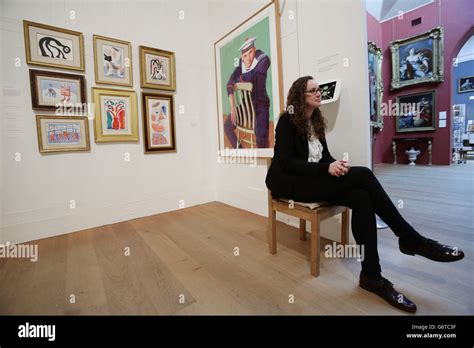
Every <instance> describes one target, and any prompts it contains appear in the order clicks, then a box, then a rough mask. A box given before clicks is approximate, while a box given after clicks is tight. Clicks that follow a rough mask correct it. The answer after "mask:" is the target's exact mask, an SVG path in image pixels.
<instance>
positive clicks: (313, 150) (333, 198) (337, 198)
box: [265, 76, 464, 313]
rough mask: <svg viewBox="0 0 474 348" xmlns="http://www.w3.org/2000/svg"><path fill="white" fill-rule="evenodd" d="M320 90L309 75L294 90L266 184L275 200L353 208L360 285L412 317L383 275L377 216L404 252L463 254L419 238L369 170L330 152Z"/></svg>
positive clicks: (438, 257)
mask: <svg viewBox="0 0 474 348" xmlns="http://www.w3.org/2000/svg"><path fill="white" fill-rule="evenodd" d="M320 105H321V91H320V89H319V86H318V84H317V83H316V81H314V80H313V78H312V77H311V76H305V77H301V78H299V79H298V80H296V81H295V82H294V83H293V85H292V86H291V88H290V91H289V93H288V99H287V110H286V111H285V112H283V113H282V114H281V115H280V118H279V121H278V124H277V127H276V135H275V149H274V157H273V161H272V165H271V166H270V168H269V170H268V173H267V177H266V180H265V182H266V184H267V187H268V189H269V190H270V191H271V193H272V196H273V197H275V198H288V199H292V200H294V201H299V202H319V201H326V202H328V203H329V204H335V205H342V206H347V207H349V208H351V209H352V211H353V213H352V220H351V226H352V233H353V235H354V238H355V240H356V242H357V244H359V245H364V249H365V255H364V258H363V261H362V271H361V273H360V278H359V285H360V287H362V288H363V289H365V290H368V291H371V292H374V293H375V294H377V295H379V296H381V297H382V298H383V299H385V300H386V301H387V302H388V303H390V304H391V305H392V306H395V307H397V308H399V309H401V310H404V311H407V312H411V313H414V312H416V305H415V304H414V303H413V302H412V301H410V300H409V299H408V298H407V297H406V296H404V295H403V294H401V293H399V292H398V291H397V290H395V289H394V287H393V284H392V283H391V282H390V281H388V280H387V279H385V278H383V277H382V275H381V267H380V263H379V255H378V251H377V227H376V221H375V214H377V215H378V216H380V218H382V219H383V220H384V221H385V222H386V223H387V224H388V226H389V227H390V228H391V229H392V231H393V232H394V233H395V235H397V236H398V237H399V248H400V251H401V252H402V253H404V254H408V255H416V254H418V255H421V256H424V257H426V258H429V259H431V260H434V261H440V262H450V261H457V260H461V259H462V258H463V257H464V253H463V252H462V251H461V250H459V249H458V248H456V247H451V246H447V245H442V244H440V243H438V242H436V241H434V240H432V239H428V238H425V237H423V236H422V235H420V234H419V233H418V232H417V231H416V230H415V229H414V228H413V227H412V226H411V225H410V224H409V223H408V222H407V221H406V220H405V219H404V218H403V217H402V216H401V215H400V213H399V211H398V210H397V208H396V207H395V205H394V204H393V203H392V201H391V200H390V198H389V196H388V195H387V193H386V192H385V190H384V189H383V187H382V186H381V184H380V183H379V181H378V180H377V178H376V177H375V175H374V174H373V173H372V171H371V170H370V169H368V168H366V167H356V166H354V167H350V166H349V164H348V163H347V161H343V160H336V159H334V158H333V157H332V156H331V154H330V153H329V150H328V146H327V144H326V139H325V128H326V123H325V119H324V117H323V116H322V114H321V111H320V110H319V106H320Z"/></svg>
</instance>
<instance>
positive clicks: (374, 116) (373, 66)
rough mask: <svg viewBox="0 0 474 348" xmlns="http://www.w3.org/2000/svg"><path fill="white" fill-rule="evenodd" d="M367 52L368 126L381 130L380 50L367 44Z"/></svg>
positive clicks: (373, 45)
mask: <svg viewBox="0 0 474 348" xmlns="http://www.w3.org/2000/svg"><path fill="white" fill-rule="evenodd" d="M368 50H369V52H368V53H369V54H368V56H369V101H370V102H369V104H370V124H371V125H372V126H373V127H376V128H383V116H382V112H381V106H382V97H383V83H382V49H380V48H378V47H377V45H376V44H375V43H373V42H369V43H368Z"/></svg>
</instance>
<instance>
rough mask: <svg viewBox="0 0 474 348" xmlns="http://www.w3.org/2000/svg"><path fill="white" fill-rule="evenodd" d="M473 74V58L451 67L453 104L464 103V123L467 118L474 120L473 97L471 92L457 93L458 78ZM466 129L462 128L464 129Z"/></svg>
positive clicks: (473, 94)
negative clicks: (453, 67)
mask: <svg viewBox="0 0 474 348" xmlns="http://www.w3.org/2000/svg"><path fill="white" fill-rule="evenodd" d="M466 76H474V60H469V61H467V62H462V63H459V64H458V65H457V67H456V68H455V69H453V80H452V87H451V88H452V91H453V101H452V102H453V105H454V104H465V105H466V119H465V122H466V125H467V121H468V120H473V121H474V100H472V99H470V98H474V91H473V92H463V93H459V79H460V78H461V77H466ZM465 130H466V129H464V131H465Z"/></svg>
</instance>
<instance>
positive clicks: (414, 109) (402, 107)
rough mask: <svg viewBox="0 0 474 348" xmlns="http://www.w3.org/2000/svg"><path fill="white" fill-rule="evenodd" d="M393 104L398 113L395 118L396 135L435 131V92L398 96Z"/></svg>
mask: <svg viewBox="0 0 474 348" xmlns="http://www.w3.org/2000/svg"><path fill="white" fill-rule="evenodd" d="M395 103H396V105H398V110H399V113H400V115H399V116H397V117H396V118H395V119H396V126H397V127H396V129H397V132H398V133H404V132H422V131H430V130H435V129H436V91H429V92H423V93H416V94H408V95H404V96H398V97H397V98H396V100H395Z"/></svg>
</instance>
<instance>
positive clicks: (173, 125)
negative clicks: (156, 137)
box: [142, 92, 177, 153]
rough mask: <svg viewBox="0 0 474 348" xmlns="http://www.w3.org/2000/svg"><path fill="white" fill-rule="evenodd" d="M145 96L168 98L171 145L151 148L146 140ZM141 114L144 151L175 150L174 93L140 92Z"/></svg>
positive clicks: (146, 114) (146, 112) (146, 115)
mask: <svg viewBox="0 0 474 348" xmlns="http://www.w3.org/2000/svg"><path fill="white" fill-rule="evenodd" d="M147 97H155V98H163V99H169V100H170V119H171V127H172V134H173V135H172V136H173V141H172V146H171V147H163V148H160V149H156V148H151V147H150V142H149V140H148V109H147V102H146V101H147ZM142 114H143V139H144V140H143V146H144V150H145V153H159V152H176V143H177V141H176V120H175V116H174V95H172V94H158V93H144V92H142Z"/></svg>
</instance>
